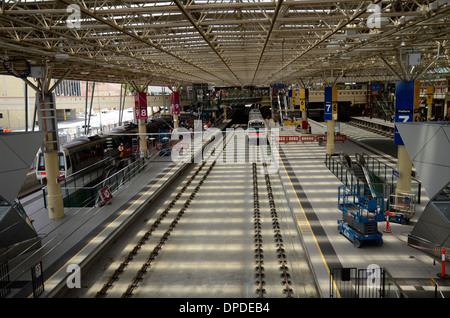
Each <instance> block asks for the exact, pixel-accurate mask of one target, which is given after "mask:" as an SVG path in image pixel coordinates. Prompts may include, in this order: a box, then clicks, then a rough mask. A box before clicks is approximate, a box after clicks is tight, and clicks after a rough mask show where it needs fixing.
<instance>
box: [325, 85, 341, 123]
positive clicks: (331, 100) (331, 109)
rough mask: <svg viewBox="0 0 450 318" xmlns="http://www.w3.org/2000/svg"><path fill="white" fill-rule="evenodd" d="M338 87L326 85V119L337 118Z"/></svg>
mask: <svg viewBox="0 0 450 318" xmlns="http://www.w3.org/2000/svg"><path fill="white" fill-rule="evenodd" d="M337 111H338V103H337V87H336V86H332V87H325V110H324V119H325V120H337Z"/></svg>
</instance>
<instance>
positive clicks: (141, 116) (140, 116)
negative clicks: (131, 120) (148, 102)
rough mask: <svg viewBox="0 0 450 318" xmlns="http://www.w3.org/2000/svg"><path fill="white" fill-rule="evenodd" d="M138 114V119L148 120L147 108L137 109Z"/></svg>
mask: <svg viewBox="0 0 450 318" xmlns="http://www.w3.org/2000/svg"><path fill="white" fill-rule="evenodd" d="M135 112H136V119H146V118H147V117H148V116H147V107H145V108H144V107H137V108H136V109H135Z"/></svg>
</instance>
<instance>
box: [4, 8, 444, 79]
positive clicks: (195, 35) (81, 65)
mask: <svg viewBox="0 0 450 318" xmlns="http://www.w3.org/2000/svg"><path fill="white" fill-rule="evenodd" d="M78 18H79V19H78ZM449 26H450V3H449V1H447V0H436V1H431V0H401V1H400V0H393V1H391V0H388V1H381V0H375V1H355V0H342V1H329V0H297V1H292V0H291V1H283V0H278V1H262V0H260V1H256V0H252V1H248V0H221V1H218V0H174V1H158V0H156V1H143V0H137V1H100V0H97V1H91V0H84V1H68V0H61V1H45V0H44V1H16V0H14V1H12V0H9V1H8V0H5V1H2V5H1V11H0V56H1V59H2V60H3V61H4V60H7V59H9V60H10V59H19V58H24V59H26V60H28V61H29V62H30V63H31V64H45V63H47V65H49V66H52V68H51V72H52V74H51V76H52V77H53V78H60V77H62V76H63V75H66V78H67V79H79V80H96V81H103V82H118V83H125V82H130V81H134V82H136V83H140V84H146V83H149V84H150V85H180V84H190V83H209V84H212V85H220V86H222V85H223V86H226V85H268V84H272V83H279V82H284V83H288V84H289V83H303V84H305V85H308V84H310V83H312V82H317V81H320V82H323V83H326V84H332V83H334V82H338V81H346V82H349V81H369V80H371V81H376V80H382V81H385V80H412V79H415V78H420V79H422V78H424V76H426V78H431V77H433V76H442V73H444V74H448V72H449V69H448V68H449V66H450V64H449V57H448V55H447V54H448V48H449V44H448V40H449V38H450V35H449V32H450V27H449ZM410 53H420V57H421V61H420V65H414V64H415V63H414V61H412V60H411V61H410V63H409V64H410V66H408V63H407V58H408V54H410ZM15 63H16V65H17V66H16V68H17V67H19V66H18V65H19V61H16V62H15ZM13 64H14V63H13ZM0 73H3V74H6V70H5V69H4V68H2V69H1V71H0Z"/></svg>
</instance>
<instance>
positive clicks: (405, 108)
mask: <svg viewBox="0 0 450 318" xmlns="http://www.w3.org/2000/svg"><path fill="white" fill-rule="evenodd" d="M419 94H420V82H417V81H402V82H397V83H396V89H395V122H396V123H408V122H414V121H418V120H419V112H418V110H419V98H420V95H419ZM394 143H395V145H397V146H402V145H404V143H403V140H402V138H401V136H400V133H399V131H398V129H397V126H395V135H394Z"/></svg>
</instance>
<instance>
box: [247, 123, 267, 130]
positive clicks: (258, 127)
mask: <svg viewBox="0 0 450 318" xmlns="http://www.w3.org/2000/svg"><path fill="white" fill-rule="evenodd" d="M249 128H253V129H261V128H264V124H263V123H250V125H249Z"/></svg>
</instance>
